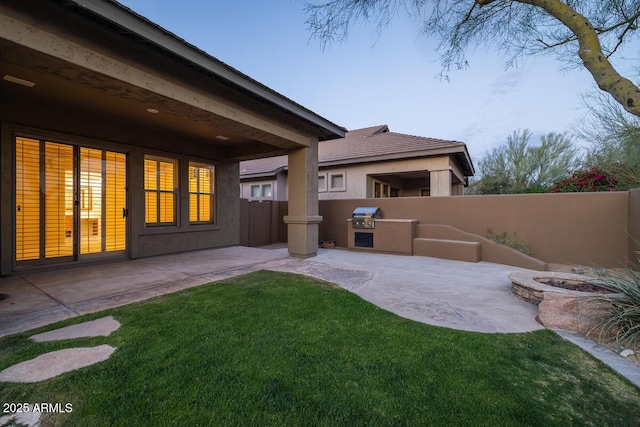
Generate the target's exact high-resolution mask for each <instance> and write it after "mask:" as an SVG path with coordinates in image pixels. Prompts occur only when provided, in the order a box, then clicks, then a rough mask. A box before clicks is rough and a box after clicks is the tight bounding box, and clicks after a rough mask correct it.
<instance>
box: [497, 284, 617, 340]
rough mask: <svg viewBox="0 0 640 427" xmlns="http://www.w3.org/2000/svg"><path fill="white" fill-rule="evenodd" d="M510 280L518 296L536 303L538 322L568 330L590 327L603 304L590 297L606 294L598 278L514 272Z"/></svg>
mask: <svg viewBox="0 0 640 427" xmlns="http://www.w3.org/2000/svg"><path fill="white" fill-rule="evenodd" d="M509 279H511V288H512V290H513V293H514V294H515V295H516V296H517V297H518V298H520V299H522V300H524V301H527V302H529V303H531V304H534V305H537V306H538V315H537V316H536V320H537V321H538V322H540V323H542V324H543V325H544V326H546V327H547V328H555V329H563V330H567V331H575V332H585V331H588V330H589V329H591V328H592V327H593V326H594V324H593V320H592V319H593V316H594V314H595V313H597V312H598V311H600V310H602V306H601V305H600V303H596V302H595V301H593V299H592V298H589V297H593V296H597V295H602V294H606V293H607V290H606V289H605V288H603V287H602V286H601V285H602V283H601V282H600V281H598V279H595V278H591V277H587V276H582V275H579V274H570V273H551V272H514V273H511V274H509Z"/></svg>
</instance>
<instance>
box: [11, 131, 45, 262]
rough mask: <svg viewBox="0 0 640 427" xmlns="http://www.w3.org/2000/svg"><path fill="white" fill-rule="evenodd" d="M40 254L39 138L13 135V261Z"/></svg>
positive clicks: (35, 257)
mask: <svg viewBox="0 0 640 427" xmlns="http://www.w3.org/2000/svg"><path fill="white" fill-rule="evenodd" d="M39 258H40V141H36V140H33V139H27V138H17V139H16V261H27V260H34V259H36V260H37V259H39Z"/></svg>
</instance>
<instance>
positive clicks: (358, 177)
mask: <svg viewBox="0 0 640 427" xmlns="http://www.w3.org/2000/svg"><path fill="white" fill-rule="evenodd" d="M318 166H319V170H318V192H319V193H318V197H319V199H320V200H326V199H358V198H376V197H412V196H413V197H415V196H452V195H462V194H463V191H464V187H466V186H467V185H468V177H470V176H473V175H474V173H475V170H474V167H473V162H472V161H471V157H470V156H469V152H468V151H467V146H466V144H464V143H462V142H458V141H447V140H442V139H435V138H425V137H420V136H413V135H405V134H402V133H396V132H391V131H390V130H389V127H388V126H387V125H381V126H374V127H368V128H364V129H358V130H353V131H350V132H347V134H346V135H345V137H344V138H340V139H334V140H331V141H323V142H321V143H319V144H318ZM240 182H241V184H240V194H241V196H242V198H245V199H249V200H281V201H284V200H287V197H288V192H289V185H290V182H292V180H291V178H290V177H289V165H288V162H287V157H286V156H280V157H272V158H268V159H257V160H249V161H243V162H240Z"/></svg>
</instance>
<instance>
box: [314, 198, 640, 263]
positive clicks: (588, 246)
mask: <svg viewBox="0 0 640 427" xmlns="http://www.w3.org/2000/svg"><path fill="white" fill-rule="evenodd" d="M357 206H379V207H380V208H381V209H382V212H383V217H384V218H401V219H417V220H418V221H419V224H445V225H450V226H453V227H456V228H459V229H460V230H463V231H466V232H469V233H474V234H478V235H481V236H485V235H486V233H487V230H488V229H491V230H493V231H494V232H496V233H502V232H508V233H509V234H510V235H511V234H512V233H516V234H517V236H518V238H520V239H524V240H526V241H528V242H529V243H530V245H531V248H532V256H533V257H536V258H538V259H541V260H543V261H546V262H549V263H575V264H582V265H587V266H591V265H594V266H595V265H598V266H607V267H613V266H618V265H620V263H624V264H626V263H627V262H628V260H629V259H632V257H633V256H634V255H635V254H634V252H633V251H634V250H639V249H640V248H637V247H636V248H635V249H634V247H633V245H632V244H631V242H632V241H633V239H636V240H637V241H640V190H635V191H632V192H607V193H567V194H522V195H495V196H464V197H415V198H389V199H358V200H324V201H321V202H320V215H322V217H323V221H322V223H321V224H320V239H334V240H336V244H337V245H338V246H343V247H346V246H347V232H348V228H347V221H346V219H347V218H350V217H351V212H352V211H353V209H354V208H355V207H357Z"/></svg>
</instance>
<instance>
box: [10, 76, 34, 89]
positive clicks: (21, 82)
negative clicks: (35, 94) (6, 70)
mask: <svg viewBox="0 0 640 427" xmlns="http://www.w3.org/2000/svg"><path fill="white" fill-rule="evenodd" d="M2 80H6V81H8V82H11V83H15V84H19V85H22V86H26V87H34V86H35V85H36V84H35V83H34V82H30V81H29V80H24V79H21V78H18V77H14V76H10V75H9V74H5V75H4V77H3V78H2Z"/></svg>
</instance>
